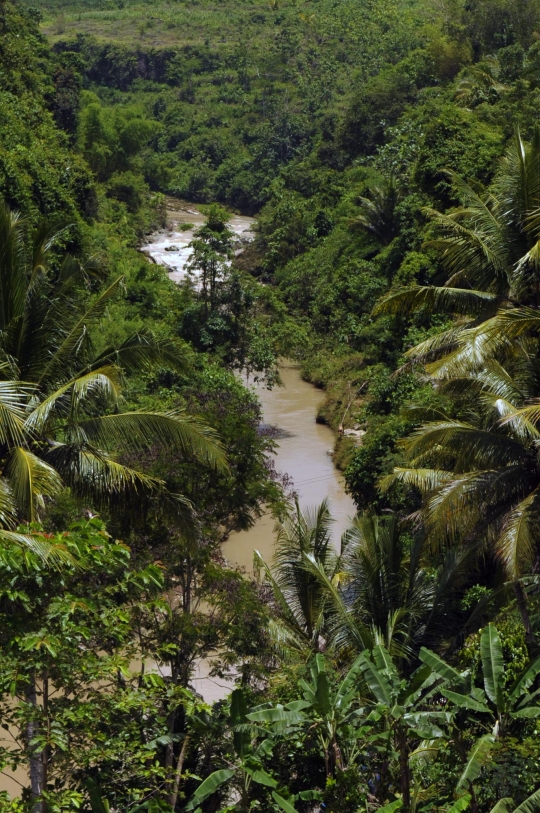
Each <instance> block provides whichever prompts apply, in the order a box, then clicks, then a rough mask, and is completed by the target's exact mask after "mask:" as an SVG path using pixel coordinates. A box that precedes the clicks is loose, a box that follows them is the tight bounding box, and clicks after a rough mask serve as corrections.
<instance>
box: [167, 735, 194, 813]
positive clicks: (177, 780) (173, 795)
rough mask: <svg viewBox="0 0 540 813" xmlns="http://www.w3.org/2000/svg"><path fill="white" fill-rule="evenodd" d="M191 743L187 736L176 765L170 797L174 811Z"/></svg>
mask: <svg viewBox="0 0 540 813" xmlns="http://www.w3.org/2000/svg"><path fill="white" fill-rule="evenodd" d="M188 743H189V735H188V734H186V736H185V737H184V742H183V743H182V748H181V749H180V754H179V756H178V762H177V763H176V773H175V776H174V785H173V789H172V793H171V795H170V797H169V804H170V806H171V807H172V809H173V810H174V809H175V807H176V800H177V799H178V789H179V787H180V779H181V778H182V770H183V768H184V760H185V758H186V752H187V747H188Z"/></svg>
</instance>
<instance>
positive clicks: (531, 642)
mask: <svg viewBox="0 0 540 813" xmlns="http://www.w3.org/2000/svg"><path fill="white" fill-rule="evenodd" d="M514 593H515V596H516V602H517V606H518V610H519V614H520V616H521V622H522V624H523V626H524V628H525V642H526V644H527V651H528V653H529V658H531V659H532V658H533V657H534V656H535V655H536V654H537V649H538V647H537V645H536V639H535V637H534V633H533V631H532V627H531V619H530V617H529V608H528V606H527V595H526V593H525V590H524V589H523V586H522V584H521V583H520V582H518V581H515V582H514Z"/></svg>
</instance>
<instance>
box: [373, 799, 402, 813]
mask: <svg viewBox="0 0 540 813" xmlns="http://www.w3.org/2000/svg"><path fill="white" fill-rule="evenodd" d="M402 807H403V801H402V799H396V801H395V802H390V803H389V804H387V805H383V806H382V807H378V808H377V810H376V811H375V813H395V811H396V810H399V809H400V808H402Z"/></svg>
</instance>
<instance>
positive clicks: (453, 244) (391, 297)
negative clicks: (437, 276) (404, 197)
mask: <svg viewBox="0 0 540 813" xmlns="http://www.w3.org/2000/svg"><path fill="white" fill-rule="evenodd" d="M449 174H450V175H451V177H452V179H453V182H454V186H455V188H456V192H457V193H458V194H459V196H460V198H461V200H462V205H461V206H460V207H458V208H457V209H456V210H455V211H453V212H450V213H449V214H441V213H440V212H437V211H434V210H432V209H426V210H424V211H425V214H426V215H427V217H428V218H429V220H430V222H431V224H432V228H433V230H434V237H433V239H431V240H429V241H428V242H427V243H426V247H428V248H430V249H432V250H434V251H435V252H436V253H437V254H438V256H439V260H440V263H441V265H442V267H443V268H444V269H445V270H446V271H447V272H448V274H449V278H448V280H447V282H446V284H445V285H443V286H414V287H409V288H405V289H401V290H398V291H392V292H390V293H389V294H388V295H387V296H386V297H384V298H383V299H382V300H381V302H380V303H379V304H378V306H377V308H376V309H375V312H376V313H388V314H391V313H396V314H397V313H400V314H403V313H407V312H414V311H418V310H429V311H442V312H445V313H448V314H452V315H454V316H457V317H458V321H457V322H455V323H454V325H453V326H452V327H451V328H450V329H449V330H446V331H444V332H443V333H442V334H439V335H437V336H434V337H432V338H430V339H428V340H427V341H425V342H422V343H421V344H420V345H418V346H417V347H415V348H413V349H412V350H410V351H409V352H408V355H409V357H410V358H412V359H414V360H416V361H420V362H424V363H426V362H428V363H431V365H430V366H429V367H428V371H429V372H430V373H432V374H434V375H442V376H448V375H451V374H452V373H453V371H454V369H458V370H460V371H461V370H462V369H463V365H464V364H468V365H470V366H475V365H476V366H478V365H479V364H480V365H481V364H483V363H484V361H485V360H486V359H487V358H490V357H492V356H493V355H494V350H495V348H496V347H497V348H498V349H499V351H501V352H503V351H504V349H505V346H506V345H507V344H508V343H507V341H506V338H505V337H504V336H502V335H501V324H502V322H504V321H505V320H506V321H510V322H514V323H516V322H519V323H520V326H521V335H523V333H524V324H523V320H524V318H525V317H527V318H528V319H529V320H530V318H531V315H532V314H531V311H536V310H537V309H538V308H540V214H539V213H540V127H539V126H536V127H535V130H534V135H533V139H532V142H531V143H530V144H526V143H525V142H524V141H523V140H522V138H521V136H520V135H519V133H518V134H517V135H516V138H515V142H514V144H513V145H511V146H510V148H509V149H508V151H507V153H506V156H505V157H504V159H503V160H502V161H501V166H500V169H499V173H498V175H497V177H496V179H495V182H494V184H493V187H492V189H491V190H490V191H487V192H486V191H479V190H478V189H477V188H476V187H475V186H473V185H471V184H468V183H466V182H465V181H464V180H462V179H461V178H459V177H458V176H456V175H454V174H452V173H449ZM501 320H502V322H501ZM538 328H539V323H538V321H536V322H535V324H534V330H536V332H538ZM527 329H528V330H531V329H532V328H531V325H530V324H529V325H528V328H527ZM441 359H442V361H440V360H441Z"/></svg>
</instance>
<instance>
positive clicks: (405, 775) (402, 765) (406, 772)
mask: <svg viewBox="0 0 540 813" xmlns="http://www.w3.org/2000/svg"><path fill="white" fill-rule="evenodd" d="M398 746H399V772H400V786H401V798H402V801H403V809H404V810H405V811H409V810H410V809H411V773H410V768H409V746H408V744H407V733H406V731H404V730H403V729H401V730H399V731H398Z"/></svg>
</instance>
